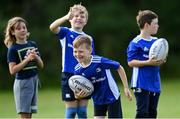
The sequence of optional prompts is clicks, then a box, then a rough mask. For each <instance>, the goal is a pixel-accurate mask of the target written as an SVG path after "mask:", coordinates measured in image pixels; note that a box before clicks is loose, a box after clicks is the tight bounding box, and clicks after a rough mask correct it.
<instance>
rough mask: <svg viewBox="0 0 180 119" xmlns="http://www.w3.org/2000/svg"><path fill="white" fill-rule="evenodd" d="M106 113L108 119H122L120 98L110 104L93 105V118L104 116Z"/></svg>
mask: <svg viewBox="0 0 180 119" xmlns="http://www.w3.org/2000/svg"><path fill="white" fill-rule="evenodd" d="M106 112H108V118H122V108H121V99H120V96H119V99H118V100H116V101H115V102H113V103H110V104H103V105H96V104H94V116H106Z"/></svg>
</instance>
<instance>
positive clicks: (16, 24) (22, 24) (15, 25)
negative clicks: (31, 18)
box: [14, 21, 26, 28]
mask: <svg viewBox="0 0 180 119" xmlns="http://www.w3.org/2000/svg"><path fill="white" fill-rule="evenodd" d="M20 26H26V24H25V23H24V22H22V21H20V22H17V23H15V24H14V27H15V28H17V27H20Z"/></svg>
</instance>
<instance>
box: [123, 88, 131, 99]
mask: <svg viewBox="0 0 180 119" xmlns="http://www.w3.org/2000/svg"><path fill="white" fill-rule="evenodd" d="M124 93H125V95H126V97H127V98H128V99H129V101H132V95H131V92H130V90H129V88H124Z"/></svg>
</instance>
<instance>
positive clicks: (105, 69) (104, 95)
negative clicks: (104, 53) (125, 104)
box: [75, 55, 120, 104]
mask: <svg viewBox="0 0 180 119" xmlns="http://www.w3.org/2000/svg"><path fill="white" fill-rule="evenodd" d="M119 66H120V64H119V63H118V62H116V61H113V60H109V59H107V58H104V57H100V56H96V55H93V56H92V58H91V62H90V64H89V65H88V66H87V67H83V66H82V65H81V64H80V63H79V64H77V65H76V67H75V74H78V75H83V76H84V77H86V78H87V79H89V80H90V81H91V82H92V83H93V85H94V92H93V94H92V98H93V102H94V104H110V103H113V102H114V101H116V100H117V99H118V98H119V96H120V92H119V89H118V86H117V84H116V82H115V80H114V78H113V76H112V74H111V71H110V69H115V70H117V69H118V68H119Z"/></svg>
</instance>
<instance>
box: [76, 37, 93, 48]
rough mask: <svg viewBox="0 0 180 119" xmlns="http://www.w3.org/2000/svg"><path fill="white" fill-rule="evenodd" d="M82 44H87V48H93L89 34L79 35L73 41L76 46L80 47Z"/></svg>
mask: <svg viewBox="0 0 180 119" xmlns="http://www.w3.org/2000/svg"><path fill="white" fill-rule="evenodd" d="M82 44H86V48H87V49H91V48H92V39H91V38H90V37H89V36H87V35H79V36H78V37H76V38H75V40H74V41H73V47H74V48H78V47H79V46H80V45H82Z"/></svg>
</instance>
